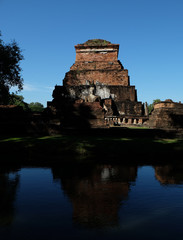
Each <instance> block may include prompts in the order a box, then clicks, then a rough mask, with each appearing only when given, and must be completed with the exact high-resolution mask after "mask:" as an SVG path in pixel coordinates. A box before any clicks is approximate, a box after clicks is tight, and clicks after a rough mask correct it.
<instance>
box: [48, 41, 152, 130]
mask: <svg viewBox="0 0 183 240" xmlns="http://www.w3.org/2000/svg"><path fill="white" fill-rule="evenodd" d="M75 50H76V61H75V63H74V64H73V65H72V67H71V68H70V71H69V72H67V73H66V75H65V78H64V80H63V86H55V89H54V91H53V101H52V102H48V109H50V112H51V113H52V115H53V116H55V119H57V120H58V121H60V124H61V125H62V126H63V127H107V126H115V125H125V124H138V125H140V124H142V123H143V122H144V121H145V120H147V119H148V111H147V109H146V110H144V104H142V103H141V102H138V101H137V92H136V89H135V86H130V81H129V76H128V70H127V69H124V67H123V65H122V64H121V62H120V61H119V60H118V52H119V44H112V43H110V42H108V41H105V40H100V39H93V40H88V41H87V42H85V43H83V44H78V45H76V46H75Z"/></svg>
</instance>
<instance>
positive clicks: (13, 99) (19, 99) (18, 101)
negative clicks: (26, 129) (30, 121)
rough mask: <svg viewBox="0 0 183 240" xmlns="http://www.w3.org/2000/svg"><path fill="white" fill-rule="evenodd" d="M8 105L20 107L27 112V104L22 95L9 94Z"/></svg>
mask: <svg viewBox="0 0 183 240" xmlns="http://www.w3.org/2000/svg"><path fill="white" fill-rule="evenodd" d="M8 104H10V105H16V106H21V107H23V109H24V110H26V111H28V110H29V106H28V103H26V102H24V97H23V96H22V95H17V94H14V93H12V94H10V95H9V102H8Z"/></svg>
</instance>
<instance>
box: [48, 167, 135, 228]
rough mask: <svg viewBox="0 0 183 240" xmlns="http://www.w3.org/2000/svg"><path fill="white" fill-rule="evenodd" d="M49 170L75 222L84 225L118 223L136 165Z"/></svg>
mask: <svg viewBox="0 0 183 240" xmlns="http://www.w3.org/2000/svg"><path fill="white" fill-rule="evenodd" d="M52 170H53V176H54V178H55V179H58V178H60V179H61V183H62V188H63V190H64V192H65V193H66V194H67V195H68V197H69V198H70V200H71V202H72V205H73V221H74V222H75V223H77V224H81V225H85V226H87V227H105V226H115V225H118V211H119V208H120V205H121V203H122V201H123V200H125V199H126V198H127V197H128V191H129V190H130V182H131V181H135V179H136V175H137V168H136V167H129V166H123V167H122V166H121V167H120V166H119V167H115V166H111V165H100V166H97V167H91V168H90V167H87V168H85V167H83V168H80V167H75V168H73V167H72V168H69V167H68V168H67V169H63V168H62V169H58V168H57V169H56V168H55V169H52ZM68 172H69V173H68ZM67 174H68V175H67Z"/></svg>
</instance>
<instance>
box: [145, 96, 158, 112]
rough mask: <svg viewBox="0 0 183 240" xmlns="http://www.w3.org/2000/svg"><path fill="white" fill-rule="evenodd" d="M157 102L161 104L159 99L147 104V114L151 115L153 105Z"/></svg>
mask: <svg viewBox="0 0 183 240" xmlns="http://www.w3.org/2000/svg"><path fill="white" fill-rule="evenodd" d="M158 102H161V100H160V99H155V100H153V103H151V104H148V106H147V107H148V110H149V113H151V112H152V111H153V109H154V104H155V103H158Z"/></svg>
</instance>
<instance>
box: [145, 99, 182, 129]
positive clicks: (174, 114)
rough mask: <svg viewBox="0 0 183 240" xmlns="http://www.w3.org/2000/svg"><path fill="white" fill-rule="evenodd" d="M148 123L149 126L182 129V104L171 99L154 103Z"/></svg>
mask: <svg viewBox="0 0 183 240" xmlns="http://www.w3.org/2000/svg"><path fill="white" fill-rule="evenodd" d="M148 125H149V126H150V127H151V128H166V129H183V104H182V103H178V102H173V101H172V100H171V99H167V100H165V101H162V102H159V103H156V104H155V105H154V110H153V111H152V114H151V115H150V116H149V121H148Z"/></svg>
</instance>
